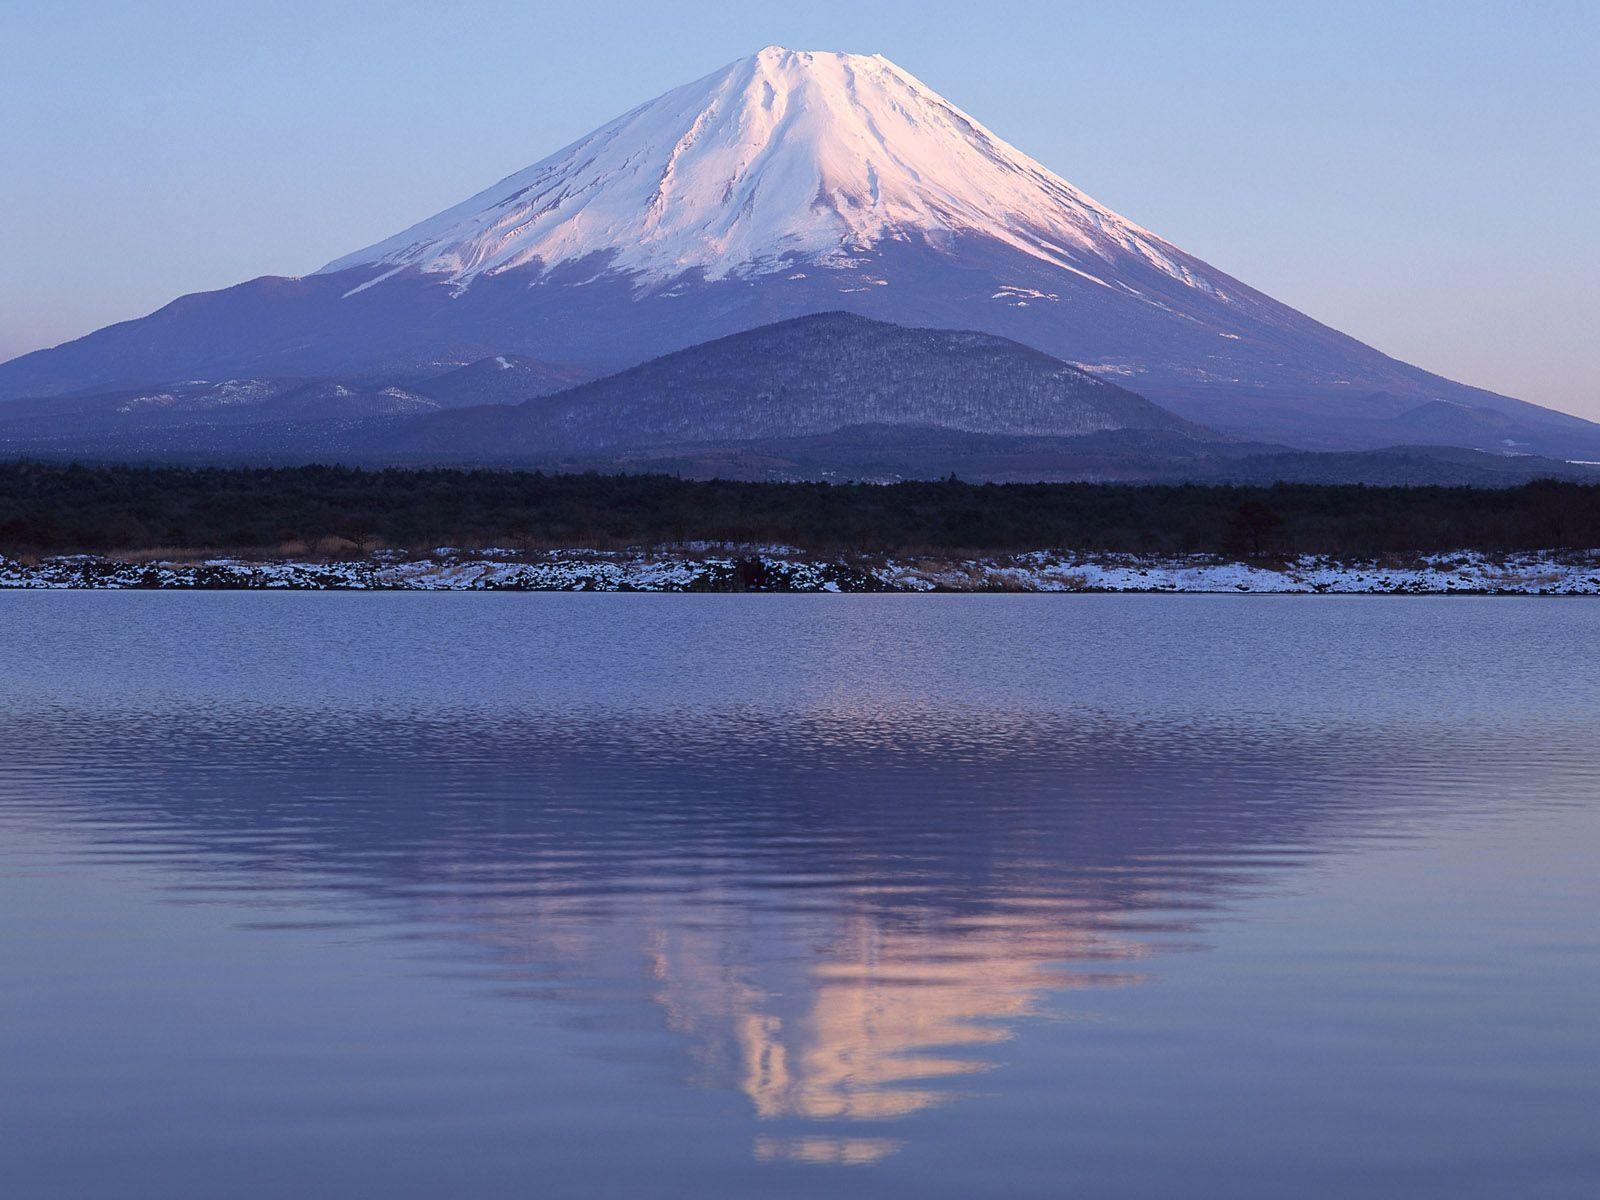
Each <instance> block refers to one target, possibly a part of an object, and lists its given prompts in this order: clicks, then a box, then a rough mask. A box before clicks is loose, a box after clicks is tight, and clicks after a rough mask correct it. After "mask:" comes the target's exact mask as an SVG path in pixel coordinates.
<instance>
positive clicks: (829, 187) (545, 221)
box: [322, 46, 1195, 286]
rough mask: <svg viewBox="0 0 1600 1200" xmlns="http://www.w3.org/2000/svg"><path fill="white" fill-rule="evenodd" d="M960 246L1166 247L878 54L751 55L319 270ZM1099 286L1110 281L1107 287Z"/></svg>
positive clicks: (444, 270)
mask: <svg viewBox="0 0 1600 1200" xmlns="http://www.w3.org/2000/svg"><path fill="white" fill-rule="evenodd" d="M961 234H975V235H979V236H983V237H987V238H990V239H993V240H995V241H998V242H1001V243H1004V244H1005V245H1008V246H1011V247H1013V248H1014V249H1017V250H1020V251H1023V252H1024V253H1026V254H1028V255H1031V256H1033V257H1035V258H1038V259H1042V260H1044V261H1046V262H1048V263H1051V264H1054V265H1055V266H1058V267H1062V268H1065V269H1067V270H1069V271H1073V272H1076V273H1079V274H1085V275H1089V276H1090V277H1091V278H1094V279H1095V281H1096V282H1104V281H1103V280H1100V279H1099V278H1098V277H1097V276H1095V275H1094V267H1093V264H1094V262H1095V261H1096V260H1099V261H1114V260H1115V259H1116V258H1118V257H1120V256H1122V255H1125V254H1128V253H1133V254H1137V255H1139V256H1140V257H1142V258H1143V259H1145V260H1146V261H1147V262H1149V263H1150V264H1152V265H1154V266H1156V267H1158V268H1159V269H1161V270H1163V271H1165V272H1166V273H1168V274H1170V275H1172V276H1174V277H1176V278H1179V279H1183V280H1184V281H1185V282H1195V280H1193V279H1191V278H1189V275H1190V273H1189V271H1188V269H1187V268H1186V267H1185V266H1184V265H1182V264H1181V263H1180V262H1179V261H1178V252H1177V251H1176V250H1175V249H1174V248H1173V247H1171V246H1169V245H1168V244H1167V243H1165V242H1163V241H1162V240H1161V239H1160V238H1158V237H1156V236H1155V235H1154V234H1151V233H1149V232H1148V231H1146V230H1144V229H1141V228H1140V227H1139V226H1137V225H1135V224H1133V223H1132V222H1131V221H1128V220H1126V219H1125V218H1123V217H1120V216H1118V215H1117V214H1116V213H1114V212H1112V211H1111V210H1110V209H1108V208H1106V207H1104V206H1103V205H1100V204H1097V203H1096V202H1095V201H1093V200H1091V199H1090V198H1089V197H1088V196H1086V195H1084V194H1083V193H1082V192H1080V191H1079V190H1078V189H1077V188H1075V187H1073V186H1072V185H1071V184H1070V183H1068V182H1067V181H1066V180H1064V179H1062V178H1060V177H1059V176H1057V175H1055V174H1053V173H1051V172H1050V171H1049V170H1047V169H1046V168H1045V167H1043V166H1041V165H1040V164H1039V163H1037V162H1035V161H1034V160H1033V159H1031V158H1029V157H1028V156H1027V155H1025V154H1023V153H1022V152H1021V151H1020V150H1017V149H1016V148H1015V147H1013V146H1011V145H1009V144H1008V143H1006V142H1005V141H1003V140H1001V139H1000V138H999V137H997V136H996V135H995V134H993V133H991V132H990V131H989V130H987V129H985V128H984V127H983V125H981V124H980V123H979V122H978V121H977V120H975V119H974V118H972V117H971V116H969V115H967V114H966V113H964V112H962V111H961V109H959V108H957V107H956V106H955V105H953V104H951V103H950V102H949V101H948V100H945V99H944V98H943V97H941V96H940V95H939V94H938V93H937V92H935V91H933V89H931V88H929V87H928V86H927V85H926V84H924V83H922V82H921V81H920V80H918V79H917V78H916V77H915V76H913V75H912V74H910V72H908V71H905V70H904V69H902V68H900V67H898V66H896V65H895V64H894V63H892V62H890V61H889V60H888V59H887V58H884V57H883V56H882V55H870V56H868V55H859V54H838V53H821V52H811V51H796V50H785V49H783V48H782V47H779V46H769V47H767V48H766V49H765V50H762V51H761V52H760V53H758V54H754V55H752V56H750V57H749V58H744V59H741V60H739V61H738V62H735V63H733V64H732V65H730V66H728V67H725V68H723V69H722V70H720V71H717V72H715V73H713V74H711V75H708V76H706V77H705V78H704V79H700V80H698V81H696V82H694V83H691V84H687V85H685V86H684V87H680V88H676V89H674V90H673V91H670V92H668V93H667V94H666V95H664V96H661V97H659V98H657V99H655V100H652V101H650V102H649V103H647V104H643V105H641V106H639V107H638V108H635V109H634V110H633V111H631V112H629V113H626V114H624V115H623V116H621V117H619V118H617V119H616V120H615V121H612V122H611V123H610V124H608V125H606V126H604V127H602V128H601V129H598V130H596V131H595V132H594V133H592V134H590V135H589V136H588V137H585V138H583V139H582V140H580V141H578V142H575V143H573V144H572V145H571V146H568V147H567V148H566V149H564V150H561V151H559V152H557V153H556V154H554V155H551V156H550V157H549V158H546V159H544V160H543V161H541V162H538V163H535V164H534V165H533V166H531V167H528V168H527V169H526V170H523V171H519V172H518V173H517V174H515V175H512V176H510V177H509V178H507V179H504V180H502V181H501V182H500V183H498V184H496V185H495V186H494V187H492V188H489V189H488V190H487V191H484V192H480V193H479V194H478V195H476V196H473V197H472V198H471V199H469V200H467V201H465V202H463V203H461V204H458V205H456V206H455V207H454V208H451V209H448V210H447V211H445V212H443V213H440V214H439V215H437V216H435V217H432V218H430V219H428V220H426V221H423V222H421V223H420V224H418V225H414V226H412V227H411V228H410V229H407V230H405V231H404V232H402V233H400V234H398V235H396V236H395V237H392V238H389V239H388V240H386V241H383V242H379V243H378V244H377V245H374V246H370V247H368V248H367V249H365V250H361V251H358V252H356V253H355V254H351V255H348V256H346V257H344V258H341V259H339V260H337V261H335V262H332V263H330V264H328V265H327V266H326V267H324V268H323V269H322V273H330V272H336V271H344V270H348V269H350V268H352V267H357V266H368V265H391V266H394V267H417V268H420V269H421V270H422V271H424V272H426V273H428V274H435V275H445V276H448V277H449V278H450V279H451V280H453V281H456V282H458V283H464V282H467V281H469V280H471V279H473V278H475V277H477V276H479V275H483V274H494V273H497V272H501V271H506V270H510V269H513V268H518V267H528V266H536V267H543V268H546V269H548V268H550V267H554V266H556V265H558V264H561V263H565V262H570V261H574V260H578V259H582V258H585V257H587V256H589V255H594V254H602V255H607V256H614V257H611V265H612V266H613V267H615V268H617V269H621V270H627V271H632V272H637V273H638V274H639V275H641V276H642V277H643V278H644V279H645V280H648V281H665V280H669V279H672V278H675V277H677V276H680V275H682V274H683V273H685V272H687V271H692V270H697V269H698V270H700V271H703V272H704V274H705V276H706V277H707V278H709V279H722V278H727V277H729V276H748V275H755V274H763V273H769V272H772V271H776V270H779V269H782V268H783V267H784V266H786V265H788V264H790V263H792V262H793V261H795V260H796V259H803V260H808V261H816V262H822V263H826V264H830V265H844V264H847V263H848V261H849V259H850V256H851V255H852V254H853V253H856V252H860V251H863V250H867V249H870V248H872V247H874V246H877V245H879V244H880V243H882V242H885V241H905V240H910V239H913V238H918V237H920V238H923V239H927V240H930V241H933V242H935V243H937V242H939V241H940V240H941V239H948V238H950V237H951V236H953V235H961ZM1107 286H1110V285H1109V284H1108V285H1107Z"/></svg>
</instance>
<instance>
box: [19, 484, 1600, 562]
mask: <svg viewBox="0 0 1600 1200" xmlns="http://www.w3.org/2000/svg"><path fill="white" fill-rule="evenodd" d="M703 542H715V543H744V544H767V545H784V546H792V547H796V548H798V549H801V550H804V551H811V552H816V553H830V554H838V553H865V554H871V553H900V554H905V553H917V552H939V553H951V552H972V553H1008V552H1014V551H1021V550H1033V549H1062V550H1071V551H1078V552H1129V553H1151V554H1195V553H1210V554H1220V555H1229V556H1233V557H1240V558H1266V557H1272V556H1282V557H1287V556H1291V555H1298V554H1327V555H1333V556H1336V557H1346V558H1354V557H1372V556H1376V555H1387V554H1415V553H1426V552H1433V551H1443V550H1479V551H1485V552H1491V553H1493V552H1499V551H1514V550H1556V549H1567V548H1583V549H1588V548H1594V547H1600V485H1590V484H1578V483H1568V482H1557V481H1538V482H1534V483H1529V484H1526V485H1524V486H1521V487H1516V488H1466V487H1363V486H1344V485H1321V484H1277V485H1273V486H1270V487H1239V486H1205V485H1176V486H1157V485H1127V484H1093V483H1048V484H1015V483H1012V484H972V483H963V482H960V481H958V480H955V479H949V480H944V481H931V482H928V481H919V482H904V483H895V484H828V483H746V482H734V481H726V480H685V479H678V478H675V477H672V476H668V475H615V474H543V473H539V472H519V471H493V470H375V471H364V470H358V469H354V468H345V467H318V466H310V467H295V468H220V467H196V468H185V467H126V466H84V465H76V464H72V465H64V464H53V463H39V462H26V461H24V462H10V463H4V464H0V553H3V554H8V555H14V556H15V555H39V554H61V553H77V552H93V553H119V552H129V553H131V552H136V551H148V550H151V549H164V550H207V551H231V552H240V553H251V554H259V555H271V554H291V553H294V554H307V553H311V554H315V553H324V554H333V553H345V554H348V553H349V552H350V551H351V550H352V549H356V548H360V549H365V550H374V549H379V548H389V549H398V550H406V551H421V550H426V549H430V548H433V547H438V546H456V547H463V548H469V549H470V548H483V547H490V546H494V547H509V548H514V549H522V550H539V549H551V548H566V547H587V548H593V549H618V548H622V547H626V546H677V547H683V546H692V545H693V544H694V543H703Z"/></svg>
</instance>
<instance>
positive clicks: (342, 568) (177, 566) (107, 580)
mask: <svg viewBox="0 0 1600 1200" xmlns="http://www.w3.org/2000/svg"><path fill="white" fill-rule="evenodd" d="M0 589H4V590H89V591H123V590H130V589H137V590H188V591H208V590H248V591H257V590H274V591H514V592H657V593H667V592H675V593H685V592H702V593H738V592H758V593H759V592H768V593H772V592H788V593H870V592H877V593H902V594H917V593H921V594H927V593H993V592H1018V593H1041V594H1042V593H1056V594H1060V593H1101V594H1194V595H1219V594H1223V595H1240V594H1243V595H1252V594H1254V595H1412V596H1415V595H1479V596H1507V595H1510V596H1597V595H1600V550H1587V551H1560V552H1556V551H1545V552H1521V553H1510V554H1504V555H1485V554H1482V553H1479V552H1475V551H1460V552H1456V553H1439V554H1429V555H1419V556H1416V557H1415V558H1411V559H1408V560H1405V561H1403V562H1401V561H1396V560H1392V559H1391V560H1366V561H1338V560H1335V559H1332V558H1328V557H1325V556H1312V555H1306V556H1301V557H1298V558H1292V559H1286V560H1272V561H1258V562H1241V561H1236V560H1230V559H1227V558H1221V557H1215V556H1209V555H1194V556H1189V557H1181V558H1174V557H1163V556H1156V555H1132V554H1101V555H1082V554H1069V553H1061V552H1055V551H1042V550H1041V551H1033V552H1029V553H1024V554H1012V555H994V556H984V557H977V558H963V557H940V556H911V555H906V556H892V555H891V556H880V555H848V556H825V555H808V554H804V553H802V552H799V551H795V550H790V549H788V548H784V547H726V548H718V549H715V550H704V551H698V550H696V551H685V550H682V549H679V550H637V551H622V552H605V551H593V550H581V549H574V550H559V551H548V552H544V553H532V554H529V553H518V552H514V551H509V550H482V551H466V550H458V549H454V548H449V547H440V548H438V549H437V550H435V551H433V552H432V554H430V555H426V556H410V555H403V554H401V553H399V552H385V551H379V552H376V553H374V554H371V555H367V556H363V557H360V558H350V559H338V560H327V561H319V560H314V559H297V558H262V559H253V558H243V557H238V556H225V555H217V556H214V557H204V558H194V559H187V558H184V559H179V558H168V559H151V560H148V561H140V560H135V561H128V560H122V559H117V558H114V557H107V556H101V555H59V556H50V557H42V558H38V559H34V560H31V561H27V562H24V561H22V560H19V559H14V558H6V557H0Z"/></svg>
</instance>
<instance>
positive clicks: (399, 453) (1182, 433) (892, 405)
mask: <svg viewBox="0 0 1600 1200" xmlns="http://www.w3.org/2000/svg"><path fill="white" fill-rule="evenodd" d="M855 426H876V427H884V428H895V427H904V426H919V427H934V428H939V429H945V430H951V431H956V432H965V433H979V434H1012V435H1032V436H1049V437H1074V436H1080V435H1083V434H1091V433H1099V432H1103V431H1109V430H1120V429H1138V430H1150V431H1161V432H1165V433H1167V434H1170V435H1173V436H1174V437H1177V438H1179V439H1194V440H1212V441H1214V440H1217V438H1216V435H1215V434H1212V433H1211V432H1210V431H1209V430H1206V429H1203V428H1201V427H1200V426H1197V425H1194V424H1192V423H1190V422H1188V421H1185V420H1183V419H1182V418H1181V417H1177V416H1175V415H1173V414H1172V413H1169V412H1167V411H1166V410H1165V409H1162V408H1159V407H1157V406H1156V405H1154V404H1151V403H1150V402H1149V401H1148V400H1146V399H1144V397H1142V396H1139V395H1136V394H1134V393H1133V392H1130V391H1127V390H1125V389H1124V388H1121V387H1118V386H1117V385H1116V384H1113V383H1109V382H1107V381H1105V380H1103V379H1099V378H1097V377H1095V376H1093V375H1090V374H1088V373H1087V372H1084V371H1082V370H1079V369H1078V368H1076V367H1073V366H1070V365H1069V364H1067V363H1063V362H1060V361H1058V360H1056V359H1053V358H1051V357H1050V356H1049V355H1047V354H1042V353H1040V352H1039V351H1037V350H1032V349H1029V348H1028V347H1026V346H1023V345H1020V344H1019V343H1016V342H1012V341H1009V340H1008V339H1006V338H1001V337H995V336H993V335H991V334H983V333H969V332H953V331H948V330H934V329H906V328H903V327H901V326H897V325H891V324H888V323H886V322H882V321H872V320H868V319H867V318H865V317H858V316H853V315H851V314H848V313H823V314H819V315H815V316H809V317H799V318H795V319H793V320H789V321H780V322H778V323H777V324H774V325H768V326H764V327H763V328H761V329H755V330H751V331H748V332H746V333H740V334H734V335H732V336H731V337H726V338H720V339H717V340H716V341H712V342H707V343H706V344H704V345H701V346H693V347H690V348H689V349H687V350H681V351H678V352H677V353H675V354H669V355H666V356H664V357H662V358H658V359H655V360H653V361H651V362H648V363H645V364H643V365H642V366H638V367H634V368H632V369H631V370H627V371H623V372H620V373H619V374H616V375H612V376H609V377H607V378H605V379H600V380H596V381H595V382H593V383H588V384H583V385H580V386H578V387H575V388H572V389H570V390H568V391H565V392H561V393H558V394H557V395H554V396H549V397H544V398H541V399H537V400H533V401H529V402H528V403H525V404H521V405H518V406H516V407H514V408H507V409H501V410H489V409H476V410H471V411H461V412H452V413H441V414H438V415H437V416H434V417H431V418H426V419H422V420H418V421H413V422H408V423H406V424H404V425H402V426H392V427H387V428H385V429H382V430H377V431H375V436H374V437H373V438H372V439H371V440H370V441H369V442H368V443H367V444H366V445H364V446H359V447H355V449H356V450H357V451H358V452H360V453H362V454H364V455H366V456H369V457H379V458H385V459H391V458H392V459H407V460H409V459H423V460H431V461H472V462H508V461H518V462H528V461H532V460H537V459H542V458H548V457H550V456H551V455H559V454H571V453H574V452H580V453H591V454H592V453H596V452H601V451H622V450H633V449H640V448H645V447H658V446H678V447H686V446H708V445H723V444H727V443H735V442H748V441H753V440H757V439H768V438H795V437H812V436H817V435H822V434H828V433H832V432H834V431H837V430H840V429H845V428H850V427H855Z"/></svg>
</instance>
